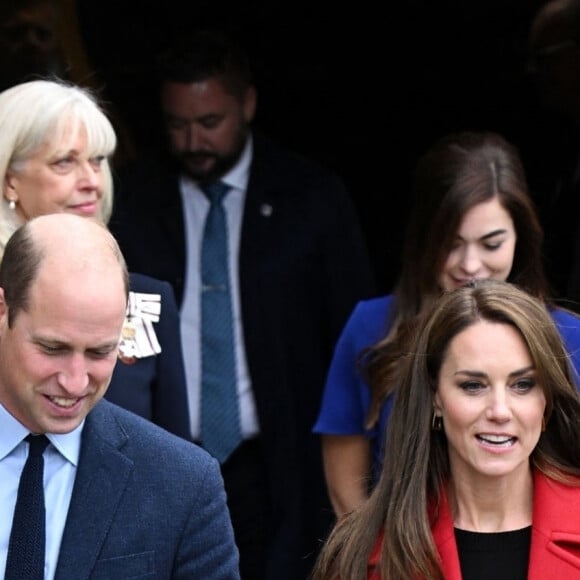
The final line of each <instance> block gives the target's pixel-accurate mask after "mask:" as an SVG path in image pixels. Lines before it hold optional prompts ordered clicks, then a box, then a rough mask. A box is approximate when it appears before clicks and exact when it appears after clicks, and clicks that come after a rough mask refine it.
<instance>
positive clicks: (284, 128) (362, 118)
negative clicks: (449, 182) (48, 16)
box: [78, 0, 549, 292]
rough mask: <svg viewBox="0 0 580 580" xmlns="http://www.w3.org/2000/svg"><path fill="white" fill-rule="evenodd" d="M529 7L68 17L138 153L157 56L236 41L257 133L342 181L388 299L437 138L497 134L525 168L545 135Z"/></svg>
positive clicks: (502, 4)
mask: <svg viewBox="0 0 580 580" xmlns="http://www.w3.org/2000/svg"><path fill="white" fill-rule="evenodd" d="M541 4H542V2H540V1H537V0H536V1H534V0H485V1H477V2H475V1H469V2H466V1H465V0H446V1H445V0H440V1H439V2H430V1H429V0H405V1H404V2H401V3H386V4H378V3H370V2H366V1H363V2H359V3H352V2H350V3H345V4H343V5H339V4H337V3H333V4H324V5H323V4H318V3H316V2H305V1H294V2H259V1H251V0H248V1H245V2H231V1H225V0H222V1H213V2H211V1H199V2H195V1H191V2H185V1H184V2H181V1H175V0H165V1H164V2H158V1H153V0H139V1H137V0H116V1H115V0H98V1H96V0H79V1H78V15H79V20H80V24H81V31H82V34H83V37H84V40H85V44H86V49H87V53H88V56H89V59H90V62H91V64H92V66H93V67H94V68H95V69H96V71H97V72H98V74H99V76H100V77H101V78H102V79H104V81H105V88H106V94H107V98H108V99H110V100H111V101H112V102H113V103H114V104H115V106H116V107H117V109H118V111H119V113H120V115H121V117H122V118H123V120H124V122H125V123H126V125H127V126H128V128H129V131H130V132H131V134H132V137H133V139H134V143H135V146H136V149H137V151H138V150H139V149H141V148H145V147H150V146H151V145H152V144H155V143H156V142H159V141H160V140H161V139H162V136H161V135H160V133H159V131H158V128H157V124H156V120H157V118H158V117H157V109H156V95H155V91H154V88H153V83H152V77H151V67H152V63H153V62H154V58H155V54H156V53H157V51H158V50H159V49H160V48H162V47H163V46H164V44H165V43H166V42H168V40H170V39H171V38H172V37H173V36H174V35H175V34H178V33H182V32H184V31H187V30H189V29H191V28H194V27H209V26H218V27H222V28H225V29H227V30H229V31H230V32H231V33H233V34H234V35H236V36H237V37H238V38H239V39H240V40H241V41H242V42H243V43H244V44H245V46H246V47H247V49H248V52H249V54H250V57H251V60H252V63H253V68H254V72H255V81H256V85H257V87H258V94H259V101H258V115H257V119H256V125H257V127H258V129H259V130H260V131H262V132H264V133H265V134H267V135H268V136H269V137H271V138H273V139H275V140H277V141H279V142H281V143H283V144H285V145H287V146H288V147H289V148H292V149H294V150H295V151H297V152H299V153H301V154H303V155H305V156H308V157H311V158H313V159H315V160H318V161H319V162H320V163H322V164H324V165H326V166H328V167H330V168H331V169H333V170H334V171H336V172H337V173H338V174H339V175H340V176H341V177H342V178H343V179H344V181H345V182H346V184H347V186H348V188H349V190H350V192H351V195H352V197H353V200H354V202H355V204H356V207H357V210H358V212H359V215H360V219H361V223H362V225H363V229H364V232H365V234H366V238H367V241H368V246H369V250H370V253H371V257H372V260H373V263H374V266H375V270H376V273H377V278H378V282H379V289H380V291H381V292H386V291H389V290H390V289H391V287H392V284H393V282H394V280H395V279H396V276H397V274H398V269H399V256H400V249H401V239H402V235H403V230H404V226H405V222H406V218H407V214H408V211H409V206H410V200H411V179H412V169H413V166H414V164H415V161H416V159H417V156H418V155H420V154H421V153H422V152H423V151H424V150H425V149H426V148H427V147H428V146H429V145H430V144H431V143H432V142H433V141H434V140H435V139H436V138H438V137H439V136H441V135H443V134H445V133H448V132H450V131H456V130H465V129H475V130H478V129H489V130H495V131H498V132H501V133H503V134H504V135H505V136H506V137H507V138H508V139H509V140H511V141H512V142H514V143H515V144H516V145H517V146H518V147H520V150H521V151H522V154H523V155H524V160H525V161H526V159H529V163H530V164H532V163H534V164H535V162H536V157H537V156H538V153H537V149H538V147H537V146H536V144H538V143H541V141H542V136H543V135H544V133H545V131H549V127H548V125H549V121H547V120H546V115H545V111H543V110H542V108H541V106H540V105H539V104H538V102H537V99H536V96H535V93H534V90H533V86H532V84H531V82H530V81H529V79H528V77H527V75H526V60H527V36H528V28H529V24H530V21H531V18H532V16H533V14H534V13H535V11H536V10H537V8H538V7H539V6H540V5H541ZM533 193H534V195H538V196H540V194H539V192H537V191H533ZM540 197H541V196H540Z"/></svg>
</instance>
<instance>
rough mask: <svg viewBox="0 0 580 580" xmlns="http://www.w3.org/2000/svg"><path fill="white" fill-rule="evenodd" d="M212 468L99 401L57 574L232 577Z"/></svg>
mask: <svg viewBox="0 0 580 580" xmlns="http://www.w3.org/2000/svg"><path fill="white" fill-rule="evenodd" d="M237 566H238V555H237V549H236V547H235V544H234V539H233V532H232V528H231V523H230V519H229V514H228V512H227V508H226V498H225V493H224V489H223V484H222V480H221V476H220V473H219V468H218V465H217V463H216V462H215V460H213V459H212V458H211V457H210V456H209V455H208V454H207V453H206V452H205V451H203V450H202V449H199V448H198V447H196V446H194V445H193V444H191V443H189V442H187V441H184V440H182V439H179V438H178V437H174V436H173V435H170V434H168V433H166V432H165V431H163V430H162V429H160V428H159V427H157V426H155V425H153V424H151V423H150V422H148V421H145V420H144V419H142V418H140V417H137V416H135V415H133V414H132V413H129V412H127V411H125V410H124V409H121V408H120V407H117V406H115V405H112V404H111V403H109V402H107V401H101V402H100V403H99V404H97V406H96V407H95V408H94V409H93V411H91V413H89V415H88V416H87V419H86V423H85V426H84V429H83V434H82V444H81V452H80V457H79V464H78V469H77V474H76V478H75V483H74V488H73V493H72V498H71V503H70V508H69V511H68V516H67V520H66V525H65V529H64V534H63V538H62V544H61V548H60V553H59V559H58V564H57V568H56V575H55V579H56V580H71V579H73V578H74V580H85V579H86V580H89V579H90V580H111V579H115V580H121V579H123V578H151V580H153V579H154V580H163V579H170V578H171V579H180V578H181V579H183V580H186V579H187V580H192V579H194V578H199V579H202V578H203V579H204V580H210V579H211V580H213V579H215V580H218V579H223V580H226V579H227V580H230V579H235V578H239V573H238V568H237Z"/></svg>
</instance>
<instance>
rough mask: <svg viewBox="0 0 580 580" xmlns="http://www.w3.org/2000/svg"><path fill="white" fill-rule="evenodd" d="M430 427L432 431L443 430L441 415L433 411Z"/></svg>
mask: <svg viewBox="0 0 580 580" xmlns="http://www.w3.org/2000/svg"><path fill="white" fill-rule="evenodd" d="M431 429H433V431H443V417H441V416H440V415H436V414H435V413H433V419H431Z"/></svg>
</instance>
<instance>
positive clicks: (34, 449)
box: [26, 433, 49, 457]
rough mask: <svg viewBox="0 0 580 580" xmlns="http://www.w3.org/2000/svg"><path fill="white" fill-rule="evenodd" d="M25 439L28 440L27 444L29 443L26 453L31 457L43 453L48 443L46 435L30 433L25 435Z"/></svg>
mask: <svg viewBox="0 0 580 580" xmlns="http://www.w3.org/2000/svg"><path fill="white" fill-rule="evenodd" d="M26 441H28V444H29V445H30V451H29V452H28V455H30V456H32V457H40V456H41V455H42V454H43V453H44V450H45V449H46V446H47V445H48V444H49V440H48V438H47V437H46V435H32V433H31V434H30V435H28V437H26Z"/></svg>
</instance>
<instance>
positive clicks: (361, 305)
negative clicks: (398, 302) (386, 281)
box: [351, 294, 393, 325]
mask: <svg viewBox="0 0 580 580" xmlns="http://www.w3.org/2000/svg"><path fill="white" fill-rule="evenodd" d="M392 310H393V295H392V294H389V295H387V296H379V297H377V298H371V299H369V300H361V301H360V302H358V303H357V305H356V306H355V308H354V310H353V313H352V315H351V320H353V319H354V320H357V321H364V322H366V323H368V324H373V323H374V324H380V325H384V322H385V317H387V316H390V314H391V312H392Z"/></svg>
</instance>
